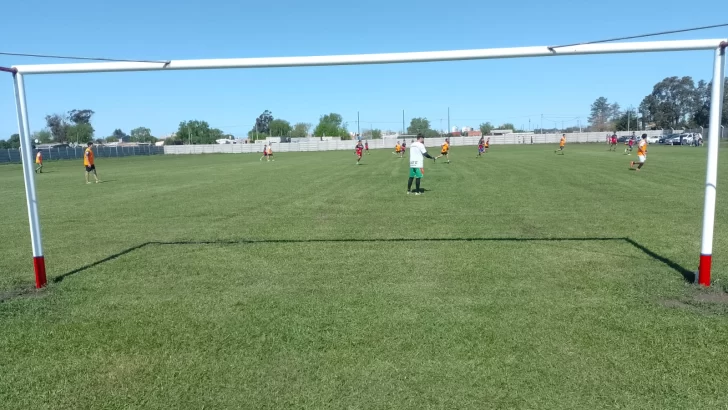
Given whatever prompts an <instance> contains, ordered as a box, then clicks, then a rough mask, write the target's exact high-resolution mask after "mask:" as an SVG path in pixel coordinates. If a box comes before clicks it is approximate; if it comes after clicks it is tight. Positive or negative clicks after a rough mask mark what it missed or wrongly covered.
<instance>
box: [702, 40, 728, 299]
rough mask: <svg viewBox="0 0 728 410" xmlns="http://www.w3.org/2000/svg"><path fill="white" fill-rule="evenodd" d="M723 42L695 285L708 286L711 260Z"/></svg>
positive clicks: (716, 72)
mask: <svg viewBox="0 0 728 410" xmlns="http://www.w3.org/2000/svg"><path fill="white" fill-rule="evenodd" d="M726 46H728V43H726V42H723V43H721V44H720V46H719V47H718V48H717V49H716V50H715V62H714V64H713V86H712V89H711V92H710V126H709V128H708V171H707V173H706V176H705V205H704V208H703V236H702V240H701V243H700V264H699V265H698V278H697V279H698V283H699V284H701V285H703V286H710V266H711V262H712V259H713V228H714V227H715V197H716V185H717V183H718V181H717V180H718V149H719V148H720V134H719V129H720V122H721V118H720V117H721V113H722V105H723V92H724V91H725V90H723V81H724V80H723V77H724V72H725V49H726Z"/></svg>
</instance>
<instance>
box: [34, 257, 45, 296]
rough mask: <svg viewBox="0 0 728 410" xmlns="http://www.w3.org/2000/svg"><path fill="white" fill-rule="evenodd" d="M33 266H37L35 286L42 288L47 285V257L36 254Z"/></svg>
mask: <svg viewBox="0 0 728 410" xmlns="http://www.w3.org/2000/svg"><path fill="white" fill-rule="evenodd" d="M33 268H35V288H36V289H40V288H42V287H43V286H45V285H46V271H45V259H44V258H43V257H42V256H34V257H33Z"/></svg>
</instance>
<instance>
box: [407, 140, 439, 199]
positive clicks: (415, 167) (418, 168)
mask: <svg viewBox="0 0 728 410" xmlns="http://www.w3.org/2000/svg"><path fill="white" fill-rule="evenodd" d="M424 140H425V137H424V136H423V135H422V134H417V142H414V143H412V146H411V147H410V173H409V180H408V181H407V194H408V195H409V194H410V193H411V192H412V181H413V180H416V183H415V195H420V194H421V193H422V191H421V190H420V180H421V179H422V174H423V172H424V170H425V158H430V159H431V160H433V161H434V160H435V158H434V157H432V156H430V154H428V153H427V149H426V148H425V144H423V143H422V142H423V141H424Z"/></svg>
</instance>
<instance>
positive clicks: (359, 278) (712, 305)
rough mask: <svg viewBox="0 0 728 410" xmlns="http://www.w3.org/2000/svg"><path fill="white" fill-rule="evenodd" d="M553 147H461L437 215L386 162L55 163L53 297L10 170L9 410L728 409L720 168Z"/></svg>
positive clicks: (671, 154) (445, 171) (50, 255)
mask: <svg viewBox="0 0 728 410" xmlns="http://www.w3.org/2000/svg"><path fill="white" fill-rule="evenodd" d="M553 149H554V147H553V146H509V147H505V146H503V147H501V146H495V147H494V148H492V150H491V152H490V153H489V154H487V156H486V158H484V159H476V158H475V153H476V152H475V151H476V150H475V148H474V147H467V148H465V147H456V148H455V149H454V150H453V151H452V159H453V162H452V164H449V165H448V164H445V163H440V162H439V161H438V163H436V164H433V163H432V162H427V163H426V172H425V178H424V179H423V187H424V188H425V189H426V190H427V192H426V193H425V194H424V195H422V196H413V195H405V187H406V186H405V185H406V177H407V166H408V162H407V160H406V159H405V160H400V159H397V158H395V157H394V155H392V154H391V153H389V152H385V151H375V152H373V153H372V154H371V155H368V156H365V158H364V160H363V165H361V166H355V165H354V163H355V157H354V156H353V154H352V153H351V152H348V151H347V152H322V153H295V154H293V153H292V154H277V155H276V161H275V162H270V163H266V162H260V161H258V156H255V155H207V156H203V155H193V156H155V157H133V158H120V159H104V158H101V159H99V160H98V161H97V166H98V169H99V174H100V176H101V178H102V180H104V183H102V184H98V185H96V184H91V185H85V184H84V182H83V172H82V166H81V164H80V163H78V162H77V161H74V162H49V163H47V164H46V170H47V171H48V172H47V173H44V174H42V175H39V176H38V178H37V188H38V196H39V203H40V214H41V218H42V223H43V228H42V229H43V235H44V246H45V255H46V262H47V265H48V270H49V282H50V283H49V286H48V287H47V288H46V289H44V290H42V291H39V292H35V291H29V289H30V288H31V287H32V283H33V275H32V264H31V259H30V257H31V254H30V239H29V233H28V225H27V214H26V210H25V201H24V190H23V183H22V174H21V170H20V167H19V166H16V165H10V166H0V186H2V195H0V209H2V215H3V218H2V220H1V221H0V230H1V232H2V241H0V255H1V256H2V258H1V259H0V298H2V303H0V328H1V329H2V330H0V408H8V409H102V408H103V409H106V408H113V409H121V408H124V409H129V408H139V409H141V408H144V409H154V408H194V409H201V408H206V409H207V408H251V409H265V408H310V409H321V408H332V409H341V408H350V409H374V408H411V409H424V408H442V409H467V408H472V409H476V408H477V409H481V408H529V409H533V408H572V409H587V408H639V409H645V408H659V409H664V408H679V409H687V408H696V409H697V408H700V409H707V408H728V390H726V386H728V367H726V365H725V364H726V346H727V345H728V296H726V292H725V291H726V289H725V284H726V283H728V273H726V263H727V262H726V261H728V235H727V233H728V231H727V230H728V227H727V226H726V221H728V214H727V212H728V211H726V209H728V208H727V207H726V204H728V191H727V190H726V189H725V188H723V189H720V186H719V190H718V213H717V223H716V237H715V247H714V254H715V259H714V278H713V279H714V281H715V286H713V287H712V288H710V289H700V288H698V287H696V286H695V285H692V284H690V283H688V281H686V279H685V277H689V276H690V275H691V271H692V270H694V269H695V268H696V267H697V262H698V252H699V240H700V229H701V218H702V203H703V189H704V188H703V184H704V175H705V156H706V155H705V153H706V152H705V149H704V148H687V147H685V148H683V147H659V146H653V147H651V148H650V152H649V160H648V164H647V165H646V166H645V168H644V170H643V171H641V172H639V173H638V172H634V171H628V170H627V165H628V162H629V159H630V158H634V155H633V156H632V157H627V156H624V155H623V154H622V153H621V152H617V153H614V152H607V150H606V146H604V145H570V146H568V147H567V153H566V155H564V156H559V155H554V152H553ZM431 150H432V151H436V148H433V149H431ZM727 161H728V157H726V155H725V154H724V155H723V157H722V159H721V165H720V169H719V181H728V163H727Z"/></svg>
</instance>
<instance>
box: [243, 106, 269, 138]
mask: <svg viewBox="0 0 728 410" xmlns="http://www.w3.org/2000/svg"><path fill="white" fill-rule="evenodd" d="M271 122H273V113H271V112H270V111H268V110H265V111H263V113H262V114H260V115H259V116H258V118H256V119H255V125H254V126H253V129H252V130H250V132H248V137H250V138H251V139H256V138H258V137H259V136H260V134H270V123H271Z"/></svg>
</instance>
